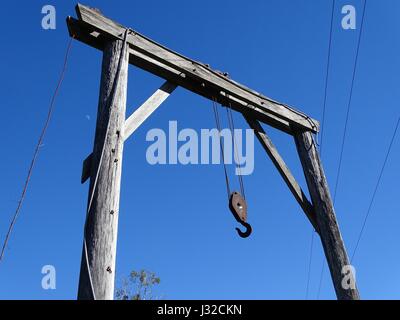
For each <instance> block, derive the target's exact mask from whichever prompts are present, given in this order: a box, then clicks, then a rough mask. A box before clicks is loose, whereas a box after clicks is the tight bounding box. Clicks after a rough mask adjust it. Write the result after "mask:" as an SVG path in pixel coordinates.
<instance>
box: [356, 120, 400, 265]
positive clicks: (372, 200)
mask: <svg viewBox="0 0 400 320" xmlns="http://www.w3.org/2000/svg"><path fill="white" fill-rule="evenodd" d="M399 124H400V117H399V119H398V120H397V124H396V128H395V129H394V132H393V135H392V138H391V140H390V144H389V148H388V150H387V153H386V156H385V160H384V161H383V164H382V168H381V171H380V173H379V177H378V180H377V182H376V184H375V188H374V192H373V194H372V198H371V201H370V202H369V205H368V210H367V213H366V215H365V218H364V222H363V225H362V227H361V231H360V234H359V235H358V239H357V244H356V246H355V248H354V251H353V254H352V256H351V260H350V261H351V262H353V259H354V256H355V254H356V252H357V249H358V245H359V244H360V240H361V237H362V234H363V232H364V229H365V226H366V224H367V220H368V217H369V215H370V213H371V209H372V205H373V203H374V200H375V196H376V193H377V191H378V188H379V185H380V183H381V180H382V176H383V172H384V171H385V168H386V164H387V161H388V159H389V155H390V152H391V150H392V147H393V142H394V139H395V137H396V134H397V130H398V128H399Z"/></svg>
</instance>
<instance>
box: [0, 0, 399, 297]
mask: <svg viewBox="0 0 400 320" xmlns="http://www.w3.org/2000/svg"><path fill="white" fill-rule="evenodd" d="M45 4H53V5H54V6H55V7H56V9H57V29H56V30H49V31H45V30H43V29H42V28H41V18H42V14H41V8H42V6H43V5H45ZM75 4H76V3H75V2H74V1H52V2H49V3H47V2H46V3H45V2H42V1H25V2H24V3H20V2H12V1H8V2H5V3H4V4H3V5H2V13H3V18H2V22H1V23H2V27H3V30H5V32H3V35H2V43H3V50H2V57H3V58H2V59H1V69H2V77H1V79H0V88H1V91H2V118H3V124H2V126H1V128H0V134H1V137H2V141H3V142H2V156H1V157H0V172H1V179H0V192H1V195H2V196H1V199H2V201H1V202H0V213H1V216H0V238H1V240H3V239H4V237H5V234H6V231H7V228H8V224H9V221H10V220H11V218H12V214H13V213H14V210H15V207H16V205H17V201H18V199H19V196H20V192H21V188H22V185H23V181H24V179H25V177H26V172H27V169H28V165H29V162H30V159H31V156H32V153H33V149H34V146H35V143H36V141H37V138H38V135H39V133H40V130H41V126H42V125H43V121H44V119H45V116H46V113H47V108H48V104H49V100H50V98H51V94H52V92H53V90H54V87H55V83H56V80H57V78H58V76H59V71H60V69H61V66H62V60H63V55H64V52H65V49H66V45H67V43H68V41H69V38H68V33H67V30H66V25H65V17H66V16H68V15H73V16H75V11H74V6H75ZM85 4H88V5H90V6H92V7H98V8H100V9H101V10H102V12H103V13H104V14H105V15H107V16H109V17H111V18H113V19H115V20H118V21H119V22H121V23H123V24H125V25H127V26H130V27H132V28H133V29H136V30H138V31H139V32H141V33H143V34H145V35H147V36H149V37H151V38H153V39H154V40H156V41H158V42H160V43H162V44H164V45H166V46H168V47H170V48H172V49H174V50H175V51H178V52H181V53H182V54H185V55H186V56H189V57H191V58H193V59H196V60H200V61H202V62H205V63H209V64H211V65H212V66H213V67H214V68H217V69H219V70H223V71H228V72H229V73H230V75H231V77H232V78H234V79H235V80H237V81H239V82H242V83H244V84H246V85H248V86H250V87H252V88H254V89H256V90H258V91H261V92H263V93H264V94H265V95H267V96H269V97H271V98H274V99H277V100H280V101H282V102H285V103H288V104H291V105H293V106H295V107H297V108H298V109H301V110H303V111H304V112H306V113H307V114H309V115H311V116H313V117H314V118H316V119H321V115H322V104H323V93H324V79H325V66H326V58H327V48H328V35H329V23H330V6H331V1H327V0H325V1H312V0H268V1H233V0H229V1H211V0H205V1H202V2H201V3H200V2H196V3H194V2H190V1H153V0H148V1H112V2H111V1H89V2H87V3H85ZM345 4H353V5H354V6H356V8H357V13H358V22H357V27H358V29H357V30H356V31H352V30H347V31H345V30H343V29H342V28H341V25H340V22H341V18H342V14H341V12H340V11H341V7H342V6H343V5H345ZM361 9H362V2H361V1H358V0H350V1H341V0H338V1H337V7H336V10H335V17H334V19H335V20H334V29H333V31H334V34H333V37H334V38H333V48H332V49H333V51H332V64H331V77H330V82H329V95H328V104H327V115H326V116H327V118H326V119H327V122H326V128H325V129H326V130H325V139H324V154H323V161H324V166H325V169H326V174H327V177H328V181H329V183H330V186H331V188H332V189H333V186H334V183H335V178H336V170H337V166H338V159H339V152H340V143H341V138H342V131H343V125H344V119H345V113H346V103H347V99H348V94H349V88H350V81H351V73H352V67H353V62H354V56H355V49H356V43H357V35H358V31H359V22H360V17H361ZM399 14H400V2H399V1H397V0H384V1H377V0H369V1H368V8H367V13H366V20H365V29H364V34H363V39H362V43H361V48H360V56H359V69H358V72H357V76H356V82H355V86H354V99H353V105H352V111H351V114H350V119H349V121H350V126H349V131H348V139H347V141H346V147H345V151H344V152H345V153H344V158H343V170H342V175H341V180H340V184H339V189H338V195H337V203H336V211H337V216H338V219H339V224H340V227H341V231H342V234H343V238H344V240H345V243H346V246H347V248H348V251H349V253H351V252H352V251H353V249H354V246H355V243H356V240H357V236H358V232H359V230H360V228H361V224H362V221H363V219H364V216H365V213H366V210H367V207H368V203H369V200H370V198H371V195H372V192H373V187H374V185H375V182H376V180H377V177H378V173H379V169H380V166H381V164H382V161H383V159H384V155H385V152H386V150H387V147H388V144H389V136H390V135H391V134H392V132H393V129H394V126H395V124H396V121H397V118H398V116H399V115H400V110H399V105H398V101H399V100H400V90H399V89H398V83H399V74H400V60H399V56H400V43H399V37H398V36H399V31H400V19H398V17H399ZM100 66H101V53H100V52H98V51H97V50H95V49H93V48H91V47H88V46H86V45H84V44H82V43H78V42H74V43H73V47H72V51H71V56H70V60H69V66H68V71H67V74H66V78H65V82H64V84H63V86H62V89H61V92H60V95H59V97H58V99H57V102H56V109H55V113H54V117H53V120H52V123H51V125H50V128H49V130H48V132H47V136H46V138H45V142H44V146H43V147H42V149H41V153H40V156H39V160H38V163H37V166H36V170H35V171H34V174H33V177H32V181H31V184H30V187H29V191H28V194H27V197H26V200H25V203H24V206H23V209H22V211H21V215H20V217H19V219H18V221H17V225H16V227H15V229H14V233H13V235H12V238H11V241H10V243H9V247H8V250H7V252H6V256H5V260H4V261H3V262H2V263H1V264H0V298H1V299H5V298H16V299H20V298H21V299H30V298H33V299H75V298H76V292H77V284H78V276H79V267H80V258H81V250H82V233H83V224H84V217H85V208H86V200H87V188H88V185H87V184H85V185H81V184H80V174H81V164H82V160H83V159H84V158H85V157H86V156H87V155H88V154H89V153H90V152H91V148H92V143H93V135H94V127H95V117H96V109H97V99H98V89H99V78H100ZM162 82H163V80H162V79H159V78H157V77H155V76H153V75H150V74H146V73H145V72H144V71H141V70H138V69H136V68H134V67H130V73H129V92H128V108H127V109H128V112H129V113H130V112H132V111H133V110H134V108H135V107H136V106H137V105H138V104H140V103H141V102H143V101H144V100H145V99H146V98H147V96H148V95H150V94H151V93H152V92H153V91H154V90H155V89H156V88H158V86H159V85H160V84H161V83H162ZM169 120H177V121H178V126H179V128H194V129H196V130H200V129H201V128H212V127H215V124H214V121H213V114H212V109H211V102H209V101H207V100H205V99H203V98H201V97H198V96H195V95H194V94H191V93H189V92H187V91H185V90H183V89H178V90H177V91H176V92H174V94H173V95H172V96H171V98H170V99H169V100H168V101H167V102H166V103H165V104H164V105H163V106H162V107H161V108H160V109H159V110H158V111H157V112H156V113H155V114H154V115H153V116H152V117H151V119H150V121H148V122H146V123H145V124H144V125H143V126H142V127H141V128H140V129H139V130H138V131H137V132H136V133H135V135H134V136H133V138H131V139H130V140H129V141H128V142H127V143H126V145H125V158H124V163H123V177H122V194H121V208H120V225H119V239H118V253H117V280H118V279H121V277H123V276H125V275H127V274H128V273H129V271H130V270H132V269H136V270H138V269H142V268H144V269H147V270H151V271H153V272H155V273H157V274H158V275H159V276H160V277H161V284H160V286H159V288H158V290H157V293H158V294H160V295H163V296H164V297H165V298H170V299H214V298H215V299H231V298H232V299H234V298H237V299H303V298H305V292H306V284H307V272H308V263H309V254H310V240H311V233H312V229H311V226H310V225H309V222H308V221H307V219H306V218H305V216H304V214H303V213H302V211H301V209H300V207H299V206H298V204H297V203H296V201H295V200H294V198H293V197H292V196H291V194H290V192H289V190H288V189H287V187H286V185H285V184H284V183H283V181H282V180H281V177H280V176H279V174H278V173H277V171H276V170H275V168H274V167H273V165H272V163H271V161H270V160H269V159H268V158H267V156H266V154H265V153H264V151H263V150H262V148H261V147H260V146H259V145H258V141H256V158H255V171H254V174H253V175H251V176H248V177H245V178H244V180H245V187H246V191H247V200H248V206H249V219H250V222H251V223H252V225H253V228H254V233H253V235H252V236H251V238H249V239H247V240H242V239H240V238H239V237H238V236H237V235H236V233H235V230H234V227H235V226H236V223H235V221H234V220H233V217H232V216H231V214H230V212H229V210H228V208H227V205H226V191H225V185H224V178H223V171H222V167H221V166H218V165H214V166H211V165H208V166H200V165H198V166H181V165H176V166H173V165H170V166H151V165H149V164H148V163H147V162H146V158H145V152H146V148H147V147H148V146H149V144H150V143H149V142H146V141H145V136H146V133H147V131H148V130H150V129H151V128H156V127H158V128H163V129H167V128H168V121H169ZM235 120H236V126H237V127H243V128H247V126H246V124H245V123H244V122H243V121H242V120H241V119H240V117H239V115H238V114H235ZM269 132H270V134H271V137H272V139H273V141H274V142H275V144H276V145H277V147H278V148H279V150H280V151H281V154H282V155H283V156H284V158H285V160H286V161H287V163H288V164H289V166H290V167H291V169H292V171H293V173H294V175H295V176H296V177H297V178H298V180H299V181H300V183H301V184H302V185H303V186H304V185H305V184H304V178H303V174H302V170H301V166H300V164H299V161H298V157H297V154H296V152H295V147H294V143H293V140H292V138H291V137H290V136H287V135H285V134H283V133H279V132H277V131H275V130H272V129H271V130H269ZM399 150H400V141H399V137H397V139H396V141H395V143H394V146H393V151H392V154H391V157H390V159H389V162H388V164H387V168H386V171H385V174H384V176H383V179H382V183H381V188H380V189H379V191H378V194H377V197H376V201H375V203H374V206H373V209H372V212H371V216H370V218H369V220H368V224H367V227H366V230H365V232H364V236H363V238H362V240H361V243H360V247H359V250H358V252H357V256H356V260H355V267H356V269H357V280H358V286H359V289H360V293H361V296H362V297H363V298H369V299H380V298H400V294H399V292H400V291H399V288H400V273H399V270H400V253H399V252H400V251H399V250H398V244H399V240H400V236H399V234H400V233H399V232H398V230H399V228H400V218H399V214H398V213H399V209H400V204H399V201H398V191H399V189H398V183H397V182H398V181H399V180H400V171H399V170H398V163H399V160H400V152H399ZM204 199H207V201H204ZM322 261H323V252H322V248H321V245H320V241H319V239H317V238H316V241H315V243H314V255H313V259H312V268H311V282H310V298H316V295H317V289H318V282H319V276H320V270H321V265H322ZM46 264H51V265H54V266H55V267H56V270H57V289H56V290H48V291H45V290H43V289H42V288H41V278H42V274H41V268H42V266H43V265H46ZM326 271H327V269H326ZM321 298H323V299H334V298H335V294H334V290H333V287H332V284H331V281H330V276H329V274H328V272H325V276H324V280H323V283H322V291H321Z"/></svg>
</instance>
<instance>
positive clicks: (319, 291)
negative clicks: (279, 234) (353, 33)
mask: <svg viewBox="0 0 400 320" xmlns="http://www.w3.org/2000/svg"><path fill="white" fill-rule="evenodd" d="M366 7H367V0H365V1H364V7H363V13H362V18H361V27H360V32H359V35H358V42H357V50H356V57H355V60H354V68H353V75H352V79H351V86H350V94H349V100H348V103H347V112H346V120H345V125H344V130H343V138H342V145H341V148H340V157H339V166H338V170H337V173H336V181H335V189H334V193H333V204H334V205H335V202H336V195H337V188H338V185H339V180H340V173H341V169H342V162H343V152H344V146H345V142H346V137H347V128H348V123H349V115H350V110H351V103H352V100H353V89H354V82H355V78H356V73H357V65H358V56H359V53H360V45H361V36H362V32H363V29H364V20H365V11H366ZM324 270H325V261H323V263H322V269H321V275H320V281H319V288H318V294H317V299H319V296H320V293H321V285H322V279H323V276H324Z"/></svg>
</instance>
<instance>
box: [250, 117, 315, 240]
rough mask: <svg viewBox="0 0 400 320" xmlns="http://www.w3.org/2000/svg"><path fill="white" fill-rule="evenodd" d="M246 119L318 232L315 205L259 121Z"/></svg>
mask: <svg viewBox="0 0 400 320" xmlns="http://www.w3.org/2000/svg"><path fill="white" fill-rule="evenodd" d="M245 119H246V121H247V123H248V124H249V126H250V128H252V129H253V130H254V134H255V135H256V137H257V138H258V140H259V141H260V143H261V145H262V146H263V147H264V150H265V151H266V152H267V154H268V156H269V157H270V159H271V160H272V162H273V163H274V165H275V167H276V168H277V169H278V171H279V173H280V175H281V176H282V178H283V180H284V181H285V182H286V184H287V186H288V187H289V189H290V191H291V192H292V194H293V196H294V197H295V199H296V201H297V202H298V203H299V205H300V207H301V208H302V209H303V211H304V213H305V214H306V216H307V218H308V220H310V222H311V224H312V225H313V227H314V229H315V230H316V231H317V232H318V225H317V223H316V220H315V211H314V208H313V205H312V204H311V203H310V201H308V199H307V196H306V195H305V194H304V192H303V190H302V189H301V187H300V185H299V184H298V183H297V181H296V179H295V177H294V176H293V174H292V173H291V172H290V170H289V168H288V167H287V165H286V163H285V161H284V160H283V159H282V157H281V155H280V154H279V152H278V150H277V149H276V148H275V146H274V144H273V143H272V141H271V139H270V138H269V137H268V135H267V134H266V133H265V131H264V129H263V128H262V126H261V125H260V123H259V122H258V121H257V120H255V119H252V118H250V117H245Z"/></svg>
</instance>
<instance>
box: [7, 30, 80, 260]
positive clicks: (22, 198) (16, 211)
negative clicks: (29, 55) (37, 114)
mask: <svg viewBox="0 0 400 320" xmlns="http://www.w3.org/2000/svg"><path fill="white" fill-rule="evenodd" d="M72 40H73V37H71V39H70V41H69V43H68V46H67V50H66V53H65V56H64V64H63V67H62V70H61V74H60V78H59V80H58V82H57V86H56V89H55V90H54V93H53V97H52V98H51V101H50V106H49V111H48V113H47V118H46V121H45V123H44V126H43V129H42V132H41V133H40V136H39V140H38V142H37V144H36V148H35V151H34V153H33V157H32V160H31V164H30V166H29V170H28V175H27V177H26V180H25V183H24V187H23V189H22V193H21V197H20V199H19V201H18V205H17V208H16V210H15V213H14V216H13V218H12V220H11V223H10V226H9V228H8V231H7V235H6V238H5V240H4V243H3V248H2V250H1V254H0V261H1V260H3V258H4V254H5V251H6V248H7V244H8V241H9V240H10V236H11V233H12V231H13V229H14V226H15V223H16V221H17V218H18V216H19V212H20V210H21V208H22V204H23V202H24V199H25V195H26V192H27V190H28V185H29V182H30V179H31V176H32V172H33V168H34V167H35V164H36V161H37V158H38V155H39V151H40V146H41V145H42V144H43V140H44V137H45V135H46V131H47V128H48V127H49V124H50V120H51V116H52V115H53V111H54V104H55V101H56V98H57V96H58V93H59V90H60V87H61V85H62V83H63V81H64V75H65V71H66V69H67V64H68V58H69V54H70V51H71V46H72Z"/></svg>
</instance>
